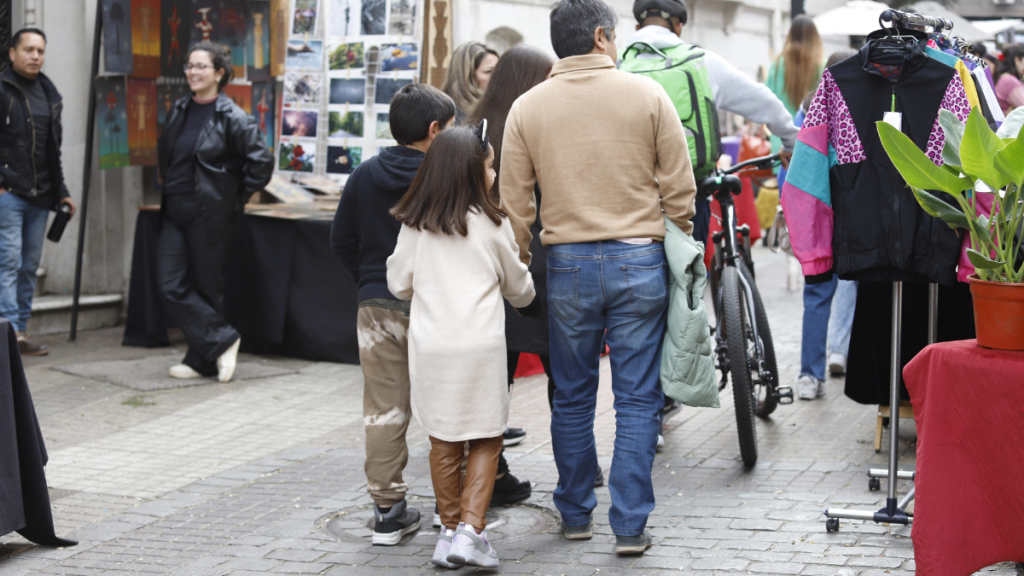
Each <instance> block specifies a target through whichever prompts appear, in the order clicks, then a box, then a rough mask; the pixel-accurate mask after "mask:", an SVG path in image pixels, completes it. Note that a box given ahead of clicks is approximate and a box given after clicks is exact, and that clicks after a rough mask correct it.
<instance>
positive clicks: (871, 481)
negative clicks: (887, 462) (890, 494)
mask: <svg viewBox="0 0 1024 576" xmlns="http://www.w3.org/2000/svg"><path fill="white" fill-rule="evenodd" d="M881 489H882V481H881V480H879V479H878V478H868V490H870V491H872V492H877V491H879V490H881Z"/></svg>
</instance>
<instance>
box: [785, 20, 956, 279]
mask: <svg viewBox="0 0 1024 576" xmlns="http://www.w3.org/2000/svg"><path fill="white" fill-rule="evenodd" d="M908 44H909V46H907V47H905V48H901V49H899V50H897V49H894V48H892V47H891V46H887V45H886V44H885V43H884V42H883V41H880V40H878V35H877V34H873V35H872V36H869V41H868V42H867V43H866V44H865V45H864V47H863V48H861V50H860V52H859V53H858V55H857V56H855V57H853V58H849V59H847V60H844V61H842V62H840V63H838V64H836V65H834V66H832V67H830V68H828V69H827V70H825V72H824V74H823V75H822V80H821V84H820V85H819V86H818V91H817V93H816V94H815V96H814V100H813V102H812V103H811V106H810V108H809V110H808V113H807V117H806V119H805V120H804V125H803V128H802V129H801V130H800V133H799V135H798V137H797V145H796V148H795V150H794V154H793V160H792V163H791V165H790V170H789V173H788V174H787V176H786V183H785V185H784V187H783V192H782V205H783V209H784V210H785V213H786V222H787V224H788V226H789V233H790V240H791V242H792V245H793V252H794V255H795V256H796V257H797V259H798V260H800V262H801V264H802V266H803V272H804V275H805V276H806V277H807V281H808V282H809V283H817V282H824V281H827V280H828V279H830V278H831V276H832V274H833V273H837V274H839V275H840V277H841V278H843V279H848V280H875V281H893V280H900V281H923V280H929V281H932V282H939V283H943V284H951V283H953V282H955V280H956V263H957V258H958V256H959V250H960V238H959V237H958V236H957V234H956V233H955V232H954V231H953V230H951V229H950V228H949V227H948V226H946V225H945V224H944V223H943V222H942V221H941V220H939V219H937V218H932V217H931V216H928V215H927V214H926V213H925V212H924V210H922V209H921V207H920V206H919V205H918V203H917V200H916V199H915V197H914V195H913V193H912V192H911V190H910V189H909V188H907V187H906V184H905V182H904V181H903V178H902V177H901V176H900V175H899V172H897V171H896V169H895V168H894V167H893V165H892V162H891V161H890V160H889V157H888V155H887V154H886V152H885V150H884V148H882V144H881V142H880V140H879V138H878V131H877V127H876V126H875V122H877V121H879V120H882V119H883V116H884V115H885V114H886V113H887V112H891V111H895V112H897V113H899V114H901V116H900V117H899V123H900V128H901V130H902V131H903V133H904V134H906V135H907V136H909V137H910V139H911V140H912V141H914V143H916V144H917V146H918V147H919V148H920V149H921V150H924V151H925V152H926V153H927V154H928V157H929V158H931V159H932V161H933V162H935V163H936V164H938V165H941V164H942V146H943V144H944V143H945V135H944V133H943V131H942V128H941V127H940V126H939V122H938V115H939V110H940V109H943V108H945V109H947V110H950V111H952V112H953V113H954V114H956V116H957V117H958V118H960V119H961V120H966V118H967V115H968V114H969V113H970V104H969V102H968V101H967V97H966V95H965V93H964V85H963V82H962V81H961V79H960V75H959V74H958V73H957V71H956V70H954V69H953V68H950V67H949V66H946V65H945V64H942V63H941V62H938V61H936V60H933V59H931V58H928V57H927V56H926V55H925V52H924V49H923V47H922V46H921V45H920V44H919V43H914V42H909V43H908ZM895 121H896V120H894V122H895ZM948 200H949V201H951V202H952V199H951V198H949V199H948Z"/></svg>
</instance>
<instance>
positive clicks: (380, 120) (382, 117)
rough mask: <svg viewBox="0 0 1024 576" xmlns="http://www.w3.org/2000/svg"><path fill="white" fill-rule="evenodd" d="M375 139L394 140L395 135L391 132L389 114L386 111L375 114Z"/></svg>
mask: <svg viewBox="0 0 1024 576" xmlns="http://www.w3.org/2000/svg"><path fill="white" fill-rule="evenodd" d="M376 135H377V139H378V140H394V139H395V137H394V136H393V135H392V134H391V115H390V114H389V113H387V112H382V113H380V114H377V134H376Z"/></svg>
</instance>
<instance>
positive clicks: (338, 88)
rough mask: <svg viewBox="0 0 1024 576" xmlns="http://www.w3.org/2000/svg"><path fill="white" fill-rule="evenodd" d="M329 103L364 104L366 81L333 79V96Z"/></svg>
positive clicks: (359, 79) (331, 95)
mask: <svg viewBox="0 0 1024 576" xmlns="http://www.w3.org/2000/svg"><path fill="white" fill-rule="evenodd" d="M327 101H328V102H329V103H331V104H364V103H365V102H366V79H365V78H351V79H345V78H331V94H330V98H328V100H327ZM388 102H389V103H390V100H389V101H388Z"/></svg>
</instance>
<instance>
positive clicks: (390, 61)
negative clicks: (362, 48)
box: [380, 43, 420, 72]
mask: <svg viewBox="0 0 1024 576" xmlns="http://www.w3.org/2000/svg"><path fill="white" fill-rule="evenodd" d="M419 67H420V52H419V50H417V48H416V45H415V44H413V43H407V44H383V45H381V47H380V70H381V72H394V71H396V70H398V71H401V70H416V69H418V68H419Z"/></svg>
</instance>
